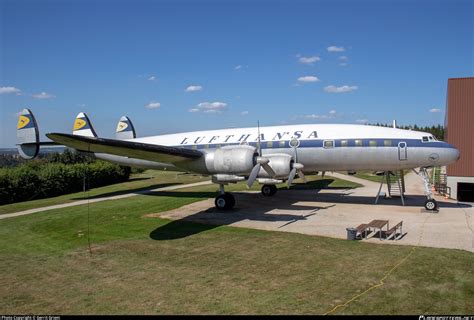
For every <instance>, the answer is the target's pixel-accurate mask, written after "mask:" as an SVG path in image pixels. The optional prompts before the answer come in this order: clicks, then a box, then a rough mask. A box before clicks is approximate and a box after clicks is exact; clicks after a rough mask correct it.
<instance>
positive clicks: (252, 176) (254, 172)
mask: <svg viewBox="0 0 474 320" xmlns="http://www.w3.org/2000/svg"><path fill="white" fill-rule="evenodd" d="M260 167H261V164H260V163H258V162H257V164H256V165H255V167H253V169H252V172H250V176H249V179H248V180H247V187H248V188H249V189H250V188H252V186H253V183H254V182H255V179H257V175H258V172H259V171H260Z"/></svg>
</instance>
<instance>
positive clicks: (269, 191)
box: [262, 184, 277, 197]
mask: <svg viewBox="0 0 474 320" xmlns="http://www.w3.org/2000/svg"><path fill="white" fill-rule="evenodd" d="M275 193H277V187H276V186H275V185H273V184H264V185H263V187H262V194H263V195H264V196H265V197H271V196H273V195H275Z"/></svg>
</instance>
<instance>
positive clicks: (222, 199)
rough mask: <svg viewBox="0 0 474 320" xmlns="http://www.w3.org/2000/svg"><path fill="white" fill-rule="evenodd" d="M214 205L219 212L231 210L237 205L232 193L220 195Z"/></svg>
mask: <svg viewBox="0 0 474 320" xmlns="http://www.w3.org/2000/svg"><path fill="white" fill-rule="evenodd" d="M214 204H215V206H216V208H217V209H218V210H230V209H232V208H233V207H234V205H235V198H234V196H233V195H232V194H230V193H227V192H226V193H224V194H220V195H218V196H217V197H216V199H215V200H214Z"/></svg>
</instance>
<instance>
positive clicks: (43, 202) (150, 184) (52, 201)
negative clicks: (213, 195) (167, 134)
mask: <svg viewBox="0 0 474 320" xmlns="http://www.w3.org/2000/svg"><path fill="white" fill-rule="evenodd" d="M206 180H209V178H208V177H203V176H200V175H194V174H183V173H179V172H169V171H158V170H147V171H145V172H144V173H140V174H134V175H132V176H131V177H130V180H129V181H128V182H125V183H117V184H112V185H109V186H105V187H100V188H94V189H91V190H90V191H89V196H90V197H98V196H113V195H119V194H122V193H128V192H131V191H139V190H143V189H149V188H160V187H166V186H169V185H175V184H186V183H192V182H199V181H206ZM85 196H87V194H86V193H84V192H77V193H71V194H66V195H62V196H58V197H53V198H46V199H38V200H32V201H24V202H18V203H12V204H8V205H2V206H0V214H5V213H13V212H18V211H23V210H28V209H33V208H41V207H47V206H51V205H56V204H61V203H67V202H73V201H77V200H82V199H84V197H85Z"/></svg>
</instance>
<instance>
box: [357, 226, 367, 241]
mask: <svg viewBox="0 0 474 320" xmlns="http://www.w3.org/2000/svg"><path fill="white" fill-rule="evenodd" d="M368 228H369V225H368V224H366V223H363V224H360V225H359V226H357V228H356V230H357V232H356V238H357V234H359V235H360V238H361V239H364V235H363V234H365V236H367V230H368Z"/></svg>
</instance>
